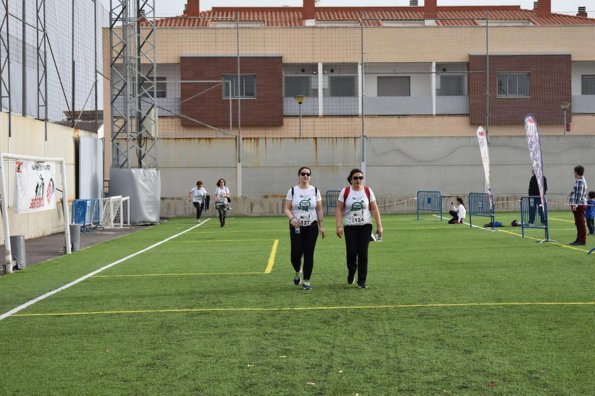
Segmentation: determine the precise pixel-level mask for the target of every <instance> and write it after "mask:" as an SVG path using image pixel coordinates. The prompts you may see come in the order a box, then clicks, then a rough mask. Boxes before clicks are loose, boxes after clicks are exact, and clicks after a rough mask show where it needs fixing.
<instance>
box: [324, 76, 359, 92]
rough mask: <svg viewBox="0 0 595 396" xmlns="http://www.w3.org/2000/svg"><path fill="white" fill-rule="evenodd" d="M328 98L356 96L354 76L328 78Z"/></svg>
mask: <svg viewBox="0 0 595 396" xmlns="http://www.w3.org/2000/svg"><path fill="white" fill-rule="evenodd" d="M329 88H330V96H342V97H346V96H357V94H356V92H357V89H356V78H355V76H330V77H329Z"/></svg>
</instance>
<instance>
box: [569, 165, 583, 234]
mask: <svg viewBox="0 0 595 396" xmlns="http://www.w3.org/2000/svg"><path fill="white" fill-rule="evenodd" d="M584 173H585V168H584V167H583V166H582V165H577V166H575V167H574V179H575V182H574V187H573V188H572V191H571V192H570V199H569V200H568V203H569V204H570V209H572V214H573V215H574V225H575V226H576V240H575V241H574V242H570V243H569V245H586V244H587V225H586V224H585V209H586V208H587V182H586V180H585V177H584V176H583V175H584Z"/></svg>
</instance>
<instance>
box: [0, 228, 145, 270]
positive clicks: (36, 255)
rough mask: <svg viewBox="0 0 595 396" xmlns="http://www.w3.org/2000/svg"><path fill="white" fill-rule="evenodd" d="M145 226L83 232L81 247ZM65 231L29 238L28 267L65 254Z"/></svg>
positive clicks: (1, 267)
mask: <svg viewBox="0 0 595 396" xmlns="http://www.w3.org/2000/svg"><path fill="white" fill-rule="evenodd" d="M143 228H144V226H131V227H125V228H115V229H103V230H94V231H91V232H81V244H80V248H81V249H84V248H86V247H88V246H92V245H97V244H99V243H102V242H105V241H109V240H110V239H115V238H120V237H122V236H124V235H127V234H130V233H132V232H135V231H138V230H141V229H143ZM65 245H66V244H65V240H64V233H60V234H53V235H48V236H44V237H40V238H32V239H27V240H26V241H25V256H26V263H27V267H30V266H32V265H36V264H39V263H41V262H43V261H46V260H49V259H51V258H54V257H57V256H63V255H64V246H65ZM0 258H1V259H2V260H3V259H4V245H2V246H0ZM3 271H4V265H0V275H3V274H4V272H3Z"/></svg>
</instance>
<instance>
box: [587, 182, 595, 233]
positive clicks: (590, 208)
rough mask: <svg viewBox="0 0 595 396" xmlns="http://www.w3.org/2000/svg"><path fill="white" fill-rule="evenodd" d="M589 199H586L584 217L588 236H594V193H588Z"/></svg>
mask: <svg viewBox="0 0 595 396" xmlns="http://www.w3.org/2000/svg"><path fill="white" fill-rule="evenodd" d="M588 196H589V199H587V210H586V211H585V217H586V219H587V228H588V229H589V235H593V234H595V191H589V194H588Z"/></svg>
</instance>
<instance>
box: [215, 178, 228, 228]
mask: <svg viewBox="0 0 595 396" xmlns="http://www.w3.org/2000/svg"><path fill="white" fill-rule="evenodd" d="M225 184H226V183H225V179H219V180H217V188H215V194H214V195H215V208H216V209H217V213H218V214H219V224H220V225H221V227H223V226H225V217H226V216H227V211H228V210H229V202H230V201H231V198H230V196H229V188H227V186H226V185H225Z"/></svg>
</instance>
